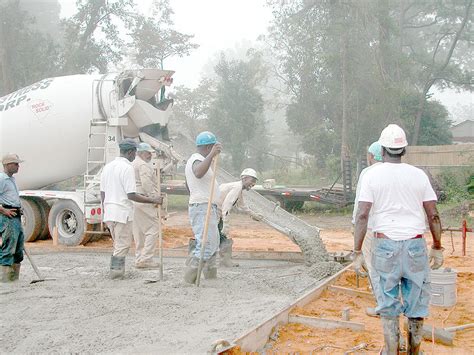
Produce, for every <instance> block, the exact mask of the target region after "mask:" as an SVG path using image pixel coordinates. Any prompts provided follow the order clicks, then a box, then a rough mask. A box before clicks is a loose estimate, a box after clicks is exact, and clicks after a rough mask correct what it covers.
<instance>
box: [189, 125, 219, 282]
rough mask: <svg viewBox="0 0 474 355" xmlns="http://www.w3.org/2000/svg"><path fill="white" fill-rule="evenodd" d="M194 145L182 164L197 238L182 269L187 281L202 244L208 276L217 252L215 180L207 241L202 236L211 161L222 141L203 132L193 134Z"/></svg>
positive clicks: (194, 270) (193, 277) (193, 275)
mask: <svg viewBox="0 0 474 355" xmlns="http://www.w3.org/2000/svg"><path fill="white" fill-rule="evenodd" d="M196 149H197V152H196V153H194V154H193V155H191V157H190V158H189V159H188V161H187V163H186V168H185V174H186V184H187V186H188V189H189V220H190V222H191V227H192V229H193V234H194V238H195V239H196V247H195V248H194V250H193V251H192V256H191V258H190V260H189V262H187V263H186V270H185V273H184V281H185V282H188V283H194V282H195V281H196V278H197V273H198V266H199V260H200V257H201V248H204V256H203V261H204V267H203V273H204V277H205V278H207V279H213V278H216V277H217V263H216V258H217V255H216V254H217V250H218V248H219V231H218V229H217V222H218V212H217V203H218V201H219V189H218V185H217V183H215V184H214V191H213V198H212V201H211V203H212V206H211V214H210V216H209V221H208V235H207V243H206V245H202V238H203V233H204V224H205V221H206V214H207V205H208V203H209V199H210V196H211V184H212V179H213V178H214V171H212V169H211V162H212V159H213V158H214V157H215V156H217V155H218V154H219V153H220V152H221V150H222V145H221V144H220V143H218V142H217V139H216V136H215V135H214V134H213V133H211V132H202V133H200V134H199V135H198V136H197V137H196Z"/></svg>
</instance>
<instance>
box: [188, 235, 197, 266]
mask: <svg viewBox="0 0 474 355" xmlns="http://www.w3.org/2000/svg"><path fill="white" fill-rule="evenodd" d="M194 249H196V239H194V238H189V244H188V257H187V258H186V262H185V265H186V266H188V265H189V263H190V262H191V259H192V258H193V255H194Z"/></svg>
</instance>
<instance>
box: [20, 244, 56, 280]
mask: <svg viewBox="0 0 474 355" xmlns="http://www.w3.org/2000/svg"><path fill="white" fill-rule="evenodd" d="M23 250H24V251H25V254H26V256H27V258H28V260H29V261H30V264H31V266H32V267H33V270H35V273H36V275H37V276H38V278H37V279H36V280H32V281H31V282H30V284H35V283H37V282H43V281H52V280H56V279H50V278H48V279H45V278H44V277H43V276H41V273H40V271H39V269H38V267H37V266H36V264H35V262H34V261H33V259H32V258H31V255H30V253H29V252H28V250H26V248H25V247H23Z"/></svg>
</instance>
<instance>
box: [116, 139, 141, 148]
mask: <svg viewBox="0 0 474 355" xmlns="http://www.w3.org/2000/svg"><path fill="white" fill-rule="evenodd" d="M119 147H120V149H125V150H128V149H137V148H138V143H137V142H136V141H134V140H133V139H132V138H125V139H123V140H122V141H121V142H120V143H119Z"/></svg>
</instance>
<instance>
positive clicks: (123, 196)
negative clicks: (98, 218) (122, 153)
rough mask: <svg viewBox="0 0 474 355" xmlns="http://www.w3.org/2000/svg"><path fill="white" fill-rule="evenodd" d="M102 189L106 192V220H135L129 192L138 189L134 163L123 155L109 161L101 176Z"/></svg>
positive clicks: (124, 221) (125, 221)
mask: <svg viewBox="0 0 474 355" xmlns="http://www.w3.org/2000/svg"><path fill="white" fill-rule="evenodd" d="M100 191H103V192H105V200H104V220H103V221H104V222H109V221H111V222H120V223H127V221H132V220H133V203H132V201H130V200H129V199H128V196H127V194H129V193H134V192H136V191H137V187H136V183H135V172H134V170H133V166H132V164H131V163H130V162H129V161H128V160H127V159H125V158H123V157H118V158H115V160H113V161H111V162H110V163H108V164H107V165H106V166H105V167H104V170H102V174H101V176H100Z"/></svg>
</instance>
